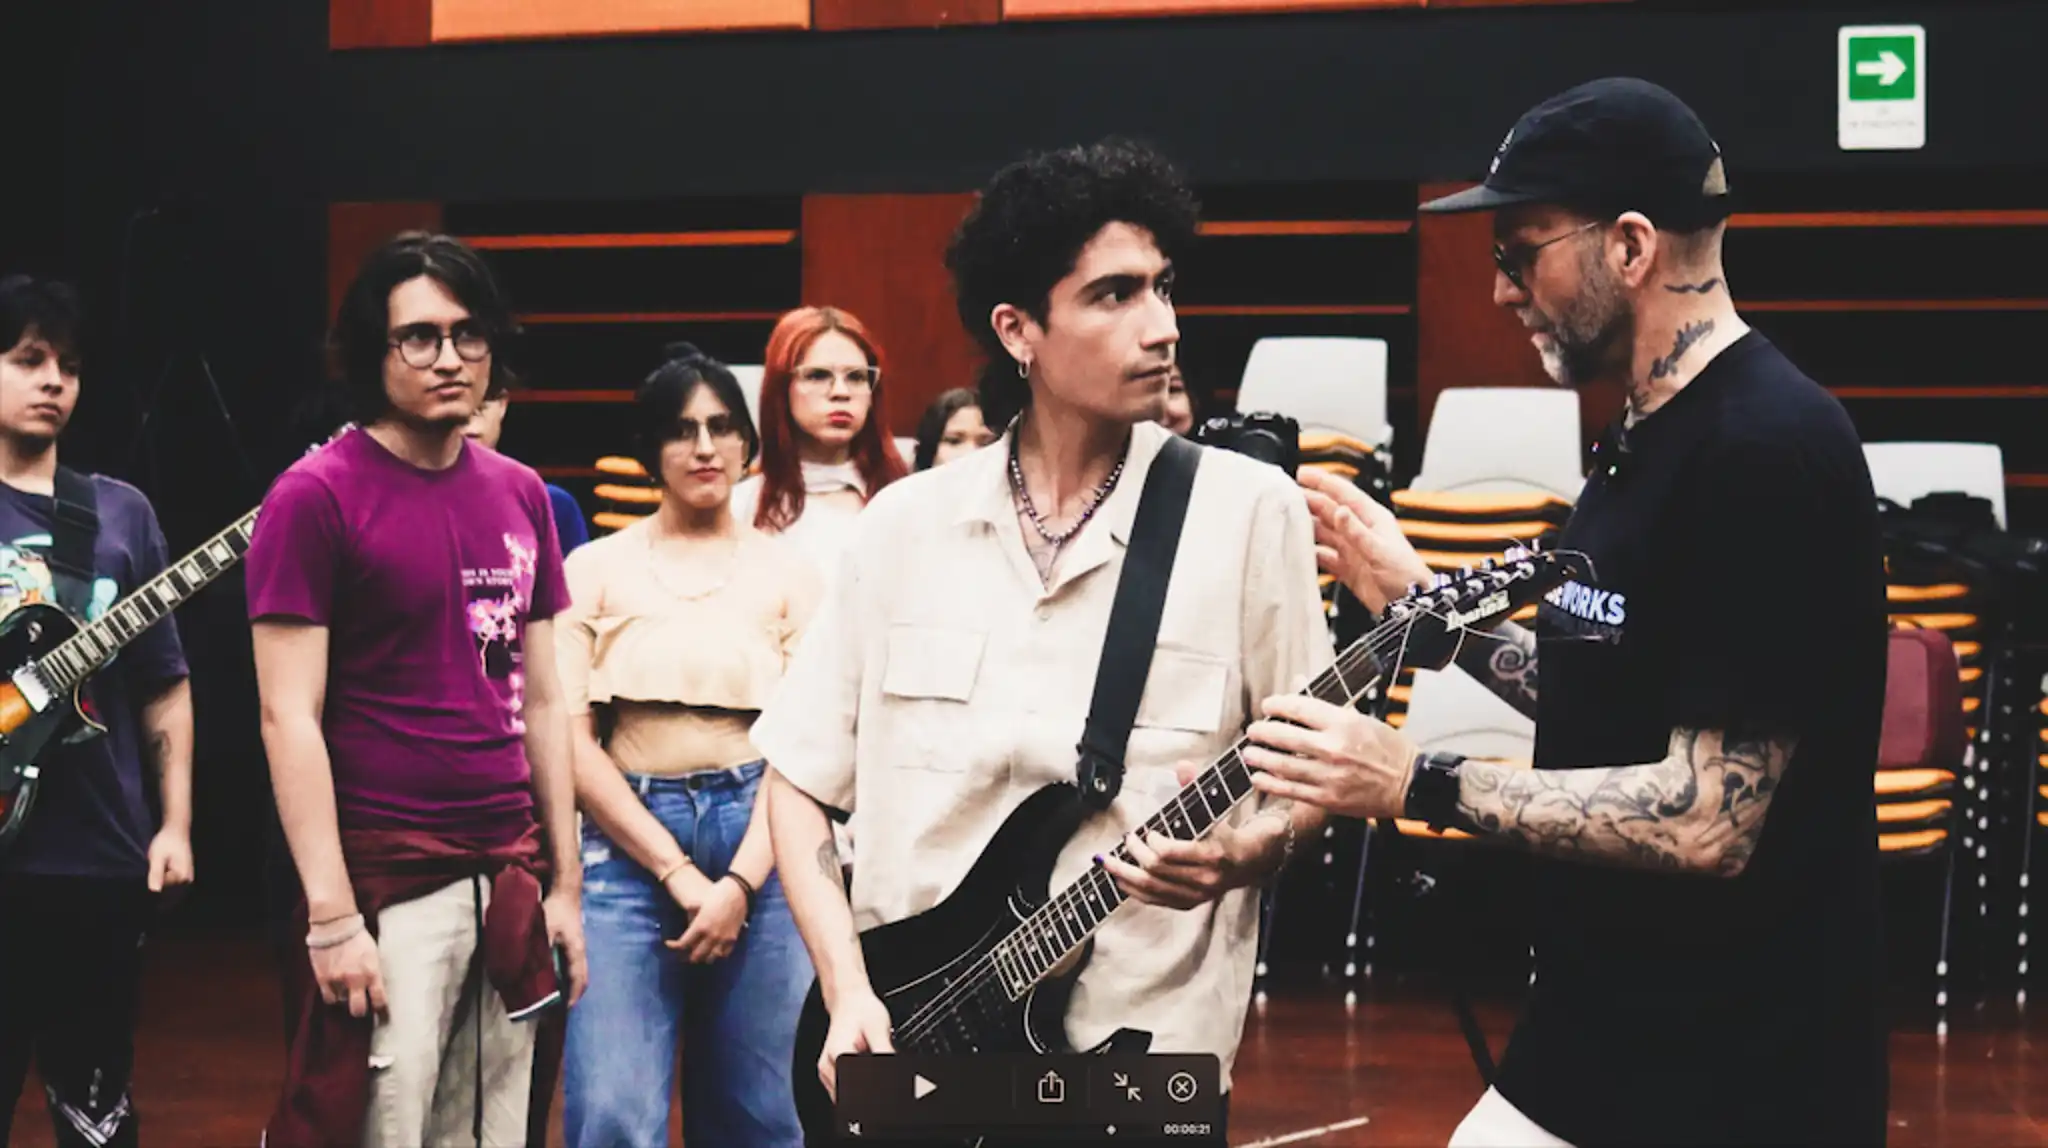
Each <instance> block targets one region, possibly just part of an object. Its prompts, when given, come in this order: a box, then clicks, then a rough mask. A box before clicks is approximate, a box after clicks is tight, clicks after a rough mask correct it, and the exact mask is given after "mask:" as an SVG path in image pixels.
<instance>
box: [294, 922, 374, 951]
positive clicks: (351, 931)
mask: <svg viewBox="0 0 2048 1148" xmlns="http://www.w3.org/2000/svg"><path fill="white" fill-rule="evenodd" d="M362 935H363V922H362V918H361V917H360V916H358V917H357V919H356V923H355V924H354V925H353V926H351V927H349V928H347V929H344V930H343V931H341V932H339V933H336V934H335V935H333V936H331V937H322V936H319V935H318V934H315V933H307V934H306V947H307V948H308V949H312V950H315V951H318V950H321V949H336V948H340V947H341V946H343V945H346V944H348V943H349V942H350V941H353V940H355V939H356V938H357V937H360V936H362Z"/></svg>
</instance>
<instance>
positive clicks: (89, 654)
mask: <svg viewBox="0 0 2048 1148" xmlns="http://www.w3.org/2000/svg"><path fill="white" fill-rule="evenodd" d="M254 518H255V513H254V512H253V511H252V512H250V513H249V514H247V515H244V516H243V520H242V521H239V522H236V523H235V524H234V525H232V526H230V527H228V528H227V529H225V530H223V531H221V532H220V533H219V534H216V535H214V536H213V537H212V538H209V539H207V540H206V542H204V543H203V544H201V545H200V546H199V547H198V549H196V550H194V551H192V553H190V554H188V555H186V556H185V557H184V558H181V559H179V560H178V561H177V562H174V563H172V564H171V565H170V566H168V567H166V568H165V569H164V570H163V571H162V572H161V573H159V574H157V575H156V577H154V578H151V579H150V580H149V581H147V582H144V583H143V584H142V585H141V586H139V587H137V588H136V589H135V590H134V591H133V592H131V593H130V594H128V596H127V597H125V598H123V599H122V600H121V601H119V602H116V603H115V604H114V605H113V606H112V607H110V608H109V609H108V610H107V612H106V614H104V615H102V616H101V617H100V618H99V619H97V620H95V621H94V622H92V623H91V624H89V625H87V626H86V627H84V628H83V629H81V630H79V631H78V632H77V633H75V634H73V635H71V636H70V637H69V638H66V639H64V640H63V641H62V642H59V643H57V645H56V646H54V647H52V648H51V650H50V652H49V653H48V654H46V655H44V656H43V657H41V658H38V659H36V661H37V664H38V665H41V664H42V663H45V662H49V663H50V664H52V665H54V666H56V667H57V671H58V672H57V674H56V675H55V676H54V677H53V678H52V680H51V681H50V683H49V684H50V685H51V686H52V687H53V688H55V689H58V690H64V689H69V688H70V687H71V686H72V685H75V684H77V683H76V682H71V681H68V680H67V679H69V678H70V677H72V676H74V675H75V676H76V677H77V678H78V681H80V682H82V681H84V680H85V678H86V677H89V676H90V673H89V672H76V671H73V670H71V669H70V668H69V667H68V665H66V663H65V662H63V661H57V660H56V659H58V658H59V657H60V656H62V657H63V658H66V659H73V658H75V659H76V660H78V661H79V662H80V663H82V664H83V665H86V666H91V665H92V664H93V663H95V662H98V661H99V660H101V659H102V658H104V657H105V656H106V655H105V652H103V651H99V650H98V649H97V642H98V639H97V638H96V637H94V635H95V634H97V633H98V632H99V631H100V630H103V629H104V630H107V631H109V632H115V631H117V630H119V629H120V628H121V626H125V624H126V623H122V622H121V619H120V617H119V611H120V610H121V609H122V608H123V607H131V608H132V607H133V606H134V605H135V603H136V600H137V599H138V598H140V597H141V596H142V595H144V594H147V593H149V592H150V591H151V590H153V589H154V588H155V587H157V586H159V585H161V584H164V583H167V582H169V581H170V580H171V575H173V574H175V573H177V572H178V571H179V570H180V569H182V568H183V567H184V566H185V565H186V564H188V563H196V562H197V561H198V560H199V558H200V557H201V556H202V555H205V554H207V552H208V551H211V550H212V549H213V548H214V547H215V546H216V545H223V544H224V545H226V546H227V547H228V549H229V551H230V557H229V560H228V561H227V562H225V563H222V564H221V565H220V567H219V569H217V570H215V571H214V572H213V573H212V574H211V575H206V574H204V572H203V571H202V574H201V578H200V579H198V580H197V582H196V584H195V585H194V586H193V587H192V589H191V590H189V591H186V592H185V593H182V594H177V595H176V597H177V598H186V597H190V596H191V595H192V594H194V593H197V592H198V591H199V590H201V589H203V588H204V587H205V586H207V585H208V584H210V583H212V582H213V581H214V580H215V579H216V578H218V577H220V575H222V574H224V573H226V572H227V570H228V569H229V568H230V567H232V566H233V565H234V564H235V563H236V562H238V561H240V560H241V558H242V556H243V552H235V546H236V545H237V541H238V540H236V539H235V536H236V535H237V534H239V533H245V532H247V531H248V529H249V528H250V527H251V526H252V525H253V522H254ZM188 580H191V579H189V578H188ZM173 589H174V590H175V587H173ZM173 608H175V602H174V604H173ZM168 612H169V610H163V611H162V613H168ZM159 617H161V614H160V615H159ZM113 623H120V625H119V626H117V625H114V624H113ZM152 624H154V620H152V621H151V622H150V623H145V624H144V625H143V626H142V627H140V628H138V629H137V630H136V633H135V634H128V635H127V636H125V637H122V638H121V639H120V641H119V642H118V643H117V644H116V645H115V647H114V648H116V649H118V648H119V647H120V646H123V645H126V644H127V643H129V642H131V641H134V640H135V637H136V634H140V633H141V632H142V630H145V629H147V628H148V627H149V625H152ZM88 639H90V640H88Z"/></svg>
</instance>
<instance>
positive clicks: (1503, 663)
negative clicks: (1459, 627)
mask: <svg viewBox="0 0 2048 1148" xmlns="http://www.w3.org/2000/svg"><path fill="white" fill-rule="evenodd" d="M1458 668H1460V669H1462V670H1464V671H1465V672H1466V673H1468V674H1471V675H1472V677H1473V678H1474V679H1475V680H1477V681H1478V682H1479V684H1480V685H1482V686H1485V687H1486V688H1487V689H1489V690H1492V691H1493V692H1494V693H1495V694H1498V695H1499V696H1500V699H1501V700H1502V701H1504V702H1506V703H1508V704H1509V705H1511V706H1513V707H1515V708H1516V709H1518V710H1520V711H1521V712H1522V713H1523V715H1524V716H1527V717H1532V718H1533V717H1535V716H1536V635H1535V634H1534V633H1532V632H1530V631H1529V630H1527V629H1525V628H1523V627H1521V626H1518V625H1516V624H1515V623H1513V622H1502V623H1501V624H1500V625H1498V626H1496V627H1494V629H1493V630H1492V631H1491V632H1490V633H1480V632H1474V633H1471V634H1467V635H1466V636H1465V641H1464V644H1463V645H1462V646H1460V647H1459V649H1458Z"/></svg>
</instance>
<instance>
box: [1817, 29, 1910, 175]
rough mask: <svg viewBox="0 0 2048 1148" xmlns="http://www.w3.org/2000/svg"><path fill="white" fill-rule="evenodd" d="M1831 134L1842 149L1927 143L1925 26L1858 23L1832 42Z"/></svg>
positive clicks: (1893, 146)
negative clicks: (1833, 117)
mask: <svg viewBox="0 0 2048 1148" xmlns="http://www.w3.org/2000/svg"><path fill="white" fill-rule="evenodd" d="M1836 54H1837V60H1836V68H1837V72H1838V83H1837V87H1836V97H1837V98H1836V134H1837V137H1838V139H1837V142H1838V143H1839V145H1840V146H1841V147H1842V148H1843V149H1844V150H1878V149H1900V148H1920V147H1925V146H1926V145H1927V32H1926V30H1925V29H1924V28H1922V27H1920V26H1919V25H1862V26H1849V27H1845V28H1843V29H1842V30H1841V33H1840V35H1839V38H1838V43H1837V49H1836Z"/></svg>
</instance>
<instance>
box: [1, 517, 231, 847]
mask: <svg viewBox="0 0 2048 1148" xmlns="http://www.w3.org/2000/svg"><path fill="white" fill-rule="evenodd" d="M255 528H256V512H255V511H254V510H251V511H250V512H249V513H247V514H245V515H243V516H242V517H241V518H240V519H239V520H237V521H236V522H235V524H234V525H233V526H230V527H228V528H227V529H226V530H223V531H221V532H220V533H219V534H216V535H214V536H213V537H212V538H211V539H209V540H207V542H206V544H205V545H203V546H201V547H199V548H198V549H197V550H194V551H193V552H192V553H190V554H187V555H186V556H185V557H183V558H181V559H179V560H178V561H177V562H175V563H173V564H172V565H171V566H169V567H168V568H166V569H165V570H164V571H163V573H161V574H158V575H157V576H156V577H154V578H152V579H150V580H149V581H147V582H145V583H143V584H142V585H141V586H140V587H138V588H137V589H136V590H135V591H134V592H133V593H131V594H129V595H128V596H127V597H125V598H123V599H121V600H120V601H119V602H116V603H114V605H113V607H112V608H110V609H109V610H108V611H107V612H106V613H105V614H104V615H102V616H101V617H100V618H99V619H98V620H97V621H94V622H92V623H90V624H85V623H81V622H80V621H79V620H78V619H77V618H76V617H74V616H73V615H72V614H71V613H70V612H69V611H67V610H65V609H64V608H62V607H60V606H55V605H51V604H49V603H44V602H36V603H31V604H29V605H26V606H22V607H20V608H18V609H16V610H15V611H14V612H13V613H10V614H8V615H7V616H6V617H5V618H0V673H4V674H5V675H6V676H5V678H4V679H0V852H5V851H6V849H7V847H8V846H9V845H10V844H12V843H13V841H14V839H15V837H16V836H17V835H18V834H19V833H20V832H21V827H22V826H23V825H24V824H25V823H26V822H27V820H28V815H29V812H30V811H31V810H32V809H33V808H34V807H35V802H36V787H37V785H38V784H40V783H41V780H42V778H41V773H42V771H41V769H40V768H39V767H38V766H37V765H36V758H37V757H38V756H40V755H41V754H42V752H43V750H44V749H45V748H47V747H48V746H49V745H51V744H52V743H53V742H58V741H62V740H63V739H65V738H67V737H71V736H73V735H75V734H77V733H79V732H80V731H81V730H82V729H90V730H92V731H94V732H98V733H104V732H106V727H104V726H102V725H100V723H99V722H98V721H97V720H95V719H94V717H93V716H92V713H91V710H90V708H89V707H88V706H87V705H86V704H85V695H84V687H85V684H86V682H87V681H88V680H90V679H91V678H92V676H93V674H95V673H97V672H98V671H99V670H100V668H101V667H103V666H105V665H106V664H107V662H108V661H110V660H112V658H113V657H114V655H115V654H116V653H117V652H119V651H120V649H121V648H122V647H123V646H126V645H127V644H128V643H130V642H132V641H134V640H135V639H136V638H139V637H141V636H142V634H143V633H144V631H146V630H148V629H149V628H150V627H151V626H152V625H155V624H156V622H157V621H158V620H160V619H162V618H163V617H164V616H165V615H167V614H169V613H170V612H171V611H172V610H175V609H177V608H178V607H179V606H180V605H181V604H183V603H184V602H185V600H186V599H188V598H190V597H191V596H192V595H194V594H196V593H198V592H199V590H200V588H201V587H203V586H205V585H206V584H207V583H209V582H212V581H213V580H214V579H215V578H218V577H220V576H221V575H222V574H225V573H227V572H228V571H229V570H231V569H233V568H234V565H235V563H236V562H238V561H240V560H241V558H242V555H244V554H246V553H248V551H249V538H250V535H251V534H252V532H253V531H254V530H255Z"/></svg>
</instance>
